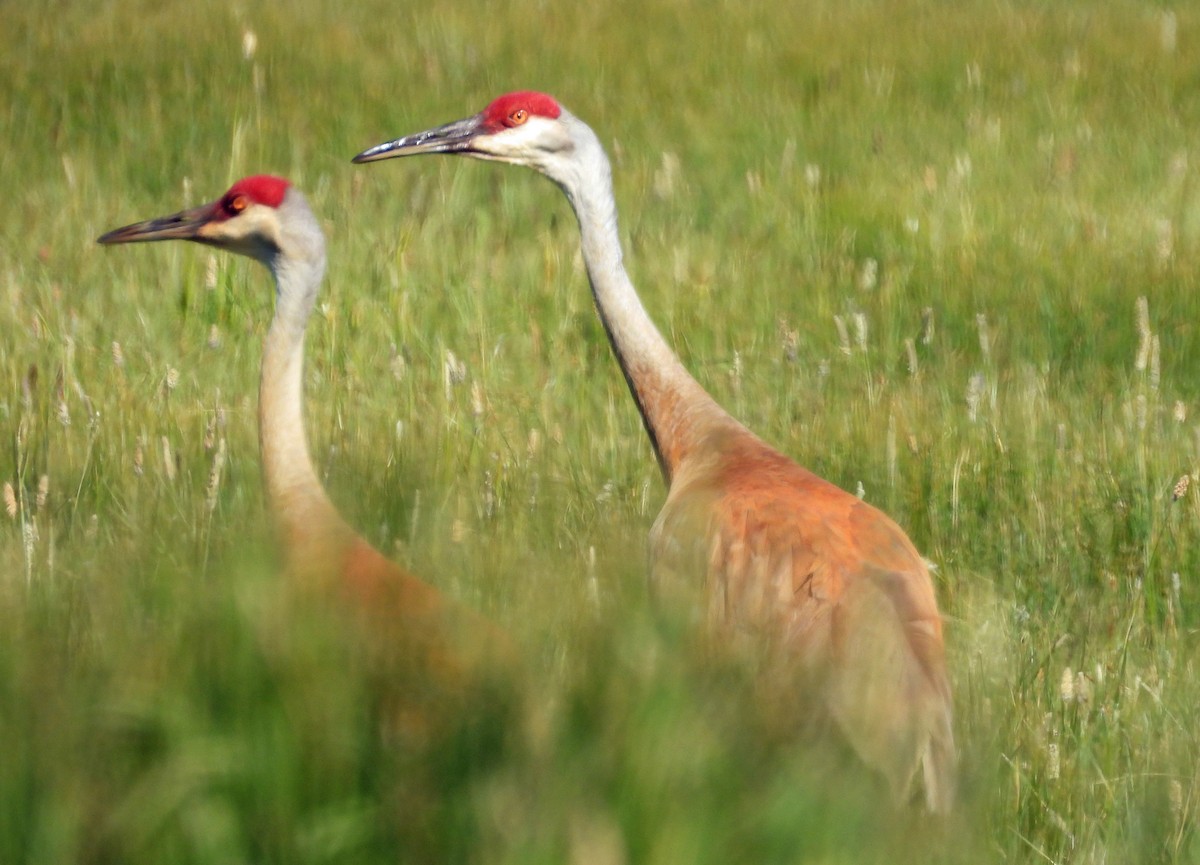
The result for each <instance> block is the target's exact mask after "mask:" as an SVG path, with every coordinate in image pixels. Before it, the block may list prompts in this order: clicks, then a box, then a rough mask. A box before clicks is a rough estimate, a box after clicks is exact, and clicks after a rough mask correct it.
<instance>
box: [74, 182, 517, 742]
mask: <svg viewBox="0 0 1200 865" xmlns="http://www.w3.org/2000/svg"><path fill="white" fill-rule="evenodd" d="M174 239H182V240H191V241H195V242H197V243H202V244H206V245H208V246H216V247H220V248H222V249H227V250H229V251H231V252H236V253H238V254H240V255H245V256H249V257H250V258H253V259H255V260H257V261H259V262H261V263H262V264H264V265H266V266H267V268H268V269H269V270H270V271H271V273H272V275H273V276H274V277H275V287H276V291H275V297H276V300H275V316H274V318H273V319H272V321H271V326H270V328H269V329H268V331H267V336H266V340H265V343H264V347H263V358H262V375H261V378H260V382H259V414H258V421H259V446H260V452H261V458H262V465H263V476H264V480H265V485H266V493H267V500H268V505H269V509H270V512H271V516H272V517H273V519H274V522H275V526H276V531H277V534H278V537H279V541H280V546H281V549H282V551H283V555H284V559H285V568H286V572H287V573H288V574H289V575H290V576H291V577H292V578H293V579H294V580H295V581H297V582H298V583H299V584H300V585H301V586H302V588H304V589H305V590H306V591H312V590H315V591H324V590H329V589H331V590H333V591H334V592H335V593H336V594H339V595H342V596H344V597H346V598H347V599H348V601H349V604H350V608H351V610H352V611H355V612H360V613H361V614H363V615H364V616H365V617H366V618H367V619H368V620H369V621H370V622H372V623H373V624H376V625H378V626H379V627H380V628H382V629H383V630H381V631H379V632H377V633H376V635H383V636H385V637H386V639H387V641H388V642H390V643H392V644H393V645H391V646H390V651H389V652H388V653H387V657H389V658H403V664H405V665H407V666H405V667H404V672H406V673H409V674H414V673H415V674H416V675H418V676H422V677H424V676H425V675H426V674H427V673H432V674H435V678H437V679H438V681H437V682H432V683H431V682H429V681H422V682H421V683H420V687H421V689H422V690H423V692H424V693H423V695H422V697H421V698H420V699H419V700H418V702H419V703H422V704H427V703H428V702H429V698H434V699H437V696H436V695H437V694H438V693H442V694H443V696H450V697H455V696H456V695H457V694H459V693H460V692H461V689H462V688H463V687H464V686H465V685H467V684H468V683H469V682H470V680H471V679H472V678H473V677H474V676H475V675H476V672H477V671H478V670H479V669H481V668H480V667H479V664H480V663H482V660H483V659H484V657H485V656H486V655H490V654H492V653H493V652H494V651H495V650H496V649H497V648H499V649H500V655H501V657H505V656H507V654H508V652H509V651H510V649H509V644H508V638H507V636H506V635H504V634H502V632H500V631H499V629H498V628H496V627H495V626H494V625H493V624H492V623H491V622H489V621H488V620H486V619H485V618H483V617H482V616H480V615H478V614H475V613H473V612H471V611H468V610H466V609H463V608H460V607H457V606H455V605H454V604H452V603H451V602H449V601H448V600H447V599H446V598H445V597H444V596H443V595H442V593H441V592H439V591H438V590H437V589H435V588H434V587H433V586H431V585H429V584H427V583H425V582H423V581H421V580H420V579H418V578H417V577H415V576H413V575H411V574H409V573H408V572H406V571H404V570H403V569H401V568H400V567H398V566H397V565H395V564H394V563H392V562H391V561H389V560H388V559H386V558H385V557H384V556H383V555H382V554H380V553H379V552H378V551H377V550H376V549H375V548H374V547H372V546H371V545H370V544H369V543H368V542H367V541H366V540H365V539H364V538H363V537H362V536H360V535H359V534H358V533H357V532H355V531H354V530H353V529H352V528H351V527H350V526H349V525H348V524H347V523H346V521H345V520H344V519H343V518H342V516H341V514H340V513H338V510H337V508H336V507H335V506H334V504H333V502H331V501H330V499H329V496H328V495H327V494H326V492H325V489H324V487H323V486H322V484H321V482H320V480H319V479H318V477H317V473H316V470H315V469H314V467H313V463H312V459H311V458H310V456H309V451H308V443H307V440H306V436H305V432H304V416H303V407H302V392H303V383H304V382H303V369H304V332H305V326H306V324H307V323H308V319H309V315H310V314H311V313H312V310H313V305H314V304H315V302H316V298H317V292H318V290H319V288H320V284H321V280H322V278H323V276H324V274H325V237H324V235H323V234H322V232H321V227H320V225H319V224H318V223H317V219H316V217H315V216H314V215H313V212H312V210H311V209H310V208H309V206H308V202H307V201H306V200H305V198H304V195H303V194H302V193H301V192H300V191H299V190H298V189H296V188H295V187H293V186H292V185H291V184H290V183H289V182H288V181H286V180H284V179H283V178H280V177H272V176H269V175H255V176H252V177H246V178H244V179H242V180H239V181H238V182H237V183H235V184H233V186H231V187H230V188H229V191H228V192H226V193H225V194H224V195H222V196H221V197H220V198H219V199H217V200H216V201H214V202H212V203H210V204H205V205H201V206H200V207H197V208H194V209H192V210H185V211H181V212H179V213H175V214H172V215H170V216H164V217H160V218H158V219H151V220H148V221H145V222H138V223H135V224H132V225H127V226H124V227H123V228H118V229H115V230H113V231H110V232H108V233H107V234H105V235H103V236H102V237H100V238H99V241H98V242H99V243H103V244H112V243H133V242H141V241H153V240H174ZM431 685H432V687H431ZM439 689H441V690H440V691H439ZM405 711H406V712H408V713H409V716H408V717H407V718H406V719H405V723H406V724H409V725H410V726H411V725H413V724H417V725H423V724H425V723H427V722H429V721H430V719H429V718H422V717H418V715H417V714H413V713H414V712H416V713H419V712H423V711H424V708H419V709H414V708H413V707H407V708H406V709H405ZM435 723H436V722H435Z"/></svg>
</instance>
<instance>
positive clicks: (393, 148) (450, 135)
mask: <svg viewBox="0 0 1200 865" xmlns="http://www.w3.org/2000/svg"><path fill="white" fill-rule="evenodd" d="M569 118H570V115H569V114H568V113H567V112H566V110H565V109H564V108H563V107H562V106H561V105H559V104H558V102H557V101H556V100H555V99H554V97H552V96H547V95H546V94H545V93H537V92H534V91H529V90H524V91H520V92H517V93H509V94H506V95H504V96H501V97H500V98H499V99H496V100H494V101H493V102H492V103H491V104H490V105H488V107H487V108H485V109H483V110H482V111H480V112H479V113H478V114H476V115H473V116H471V117H467V118H465V119H463V120H456V121H454V122H453V123H447V124H445V125H444V126H437V127H435V128H433V129H427V130H426V131H424V132H418V133H416V134H414V135H406V136H404V137H403V138H397V139H395V140H394V141H387V142H384V143H383V144H379V145H377V146H375V147H372V148H370V149H368V150H364V151H363V152H362V153H360V154H358V155H357V156H355V157H354V160H353V161H354V162H375V161H377V160H380V159H391V158H393V157H396V156H415V155H417V154H421V153H460V154H463V155H465V156H473V157H475V158H476V159H488V160H495V161H498V162H511V163H514V164H516V165H528V166H530V167H531V168H536V169H538V170H540V171H543V172H544V173H547V174H554V171H553V170H552V169H553V163H554V161H555V160H557V159H560V158H561V157H562V155H563V154H564V153H565V152H568V151H570V150H571V149H572V147H573V139H572V134H571V129H570V128H569V126H568V120H569Z"/></svg>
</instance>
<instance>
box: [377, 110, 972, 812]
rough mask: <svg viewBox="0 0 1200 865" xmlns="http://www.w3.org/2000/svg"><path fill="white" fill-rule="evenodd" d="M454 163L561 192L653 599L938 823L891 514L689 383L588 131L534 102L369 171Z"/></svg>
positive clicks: (930, 609)
mask: <svg viewBox="0 0 1200 865" xmlns="http://www.w3.org/2000/svg"><path fill="white" fill-rule="evenodd" d="M421 153H458V154H463V155H466V156H472V157H475V158H477V159H485V160H495V161H499V162H508V163H513V164H516V165H525V166H528V167H530V168H533V169H535V170H536V171H539V172H541V173H542V174H544V175H545V176H547V177H549V178H550V179H551V180H553V181H554V182H555V183H557V184H558V185H559V187H561V188H562V190H563V192H565V193H566V196H567V198H568V200H569V201H570V202H571V206H572V207H573V208H574V210H575V216H576V218H577V219H578V221H579V229H580V233H581V235H582V246H583V258H584V262H585V264H586V266H587V272H588V278H589V280H590V282H591V286H592V292H593V295H594V297H595V301H596V308H597V310H598V311H599V313H600V318H601V321H602V322H603V323H604V327H605V330H606V331H607V332H608V336H609V340H610V341H611V343H612V347H613V350H614V352H615V353H616V356H617V361H618V363H619V364H620V366H621V371H622V372H623V373H624V374H625V379H626V381H627V382H628V384H629V389H630V391H631V392H632V393H633V398H634V400H635V401H636V402H637V406H638V410H639V411H640V412H641V416H642V421H643V423H644V425H645V428H646V432H647V433H648V434H649V436H650V442H651V444H652V445H653V448H654V452H655V454H656V455H657V457H658V462H659V465H660V467H661V469H662V473H663V476H664V478H665V480H666V483H667V486H668V494H667V500H666V503H665V504H664V506H663V509H662V511H661V513H660V514H659V515H658V519H657V520H656V522H655V524H654V527H653V529H652V530H651V533H650V548H651V556H652V560H653V566H652V573H653V579H654V581H655V584H656V585H657V586H658V587H660V588H673V587H675V586H676V584H677V583H678V582H679V580H681V579H683V580H686V581H690V582H691V583H692V584H693V585H694V584H696V583H698V582H700V581H701V580H703V581H704V582H705V584H706V588H707V604H708V611H709V618H710V620H713V621H714V622H716V623H727V624H730V625H733V626H736V627H744V626H747V625H749V626H751V628H752V629H753V630H755V631H761V632H765V633H768V634H771V635H773V636H774V638H775V640H776V641H778V643H781V644H782V646H783V648H784V649H785V650H787V656H788V657H789V658H790V659H791V660H790V665H791V667H792V669H793V671H794V672H795V674H796V676H797V678H796V682H797V683H803V686H804V687H814V688H817V689H819V690H818V691H817V693H818V694H819V697H818V698H817V699H816V700H815V701H814V702H816V703H819V704H820V705H821V706H823V708H824V710H825V711H827V712H828V714H829V716H830V717H832V719H833V720H834V721H835V723H836V724H837V726H838V727H839V728H840V729H841V730H842V732H843V734H844V735H845V736H846V738H847V740H848V741H849V742H850V744H851V745H852V746H853V748H854V749H855V750H856V751H857V752H858V753H859V755H860V756H861V757H862V758H863V759H864V761H865V762H866V763H867V764H868V765H871V766H873V767H875V768H876V769H878V770H880V771H881V772H882V773H883V774H884V775H885V776H886V778H887V779H888V780H889V782H890V784H891V786H892V787H893V789H894V791H895V793H896V795H897V796H898V797H906V796H907V795H908V793H909V791H910V789H911V788H912V786H913V784H914V779H915V777H916V776H917V774H918V772H919V771H923V785H924V793H925V800H926V803H927V806H928V807H929V808H930V809H931V810H934V811H944V810H946V809H948V808H949V807H950V803H951V801H952V797H953V790H954V775H955V762H956V757H955V748H954V737H953V733H952V730H951V698H950V685H949V682H948V679H947V675H946V665H945V658H944V647H943V642H942V622H941V617H940V616H939V615H938V609H937V601H936V599H935V597H934V591H933V586H932V584H931V582H930V578H929V572H928V569H927V568H926V565H925V562H924V561H923V560H922V558H921V556H920V555H919V554H918V553H917V551H916V549H915V548H914V547H913V545H912V543H911V542H910V541H909V539H908V537H907V536H906V535H905V534H904V532H903V531H902V530H901V529H900V527H899V526H897V525H896V523H894V522H893V521H892V520H891V519H890V518H888V516H887V515H886V514H883V513H882V512H880V511H878V510H876V509H875V508H873V507H871V506H870V505H868V504H866V503H865V502H863V501H860V500H859V499H858V498H856V497H855V496H853V495H850V494H849V493H847V492H845V491H844V490H841V489H839V488H838V487H836V486H834V485H833V484H831V483H829V482H827V481H825V480H822V479H821V478H819V477H817V476H816V475H814V474H812V473H811V472H809V471H807V470H805V469H803V468H801V467H800V466H799V465H797V464H796V463H794V462H793V461H791V460H790V459H788V458H787V457H785V456H783V455H782V454H780V453H779V452H778V451H776V450H774V449H773V448H771V447H769V446H768V445H767V444H765V443H764V442H763V441H762V440H761V439H759V438H758V437H757V436H755V435H754V434H753V433H751V432H750V431H749V430H748V429H746V428H745V427H744V426H742V424H741V423H739V422H738V421H737V420H735V419H734V418H733V417H732V416H731V415H730V414H729V413H728V412H726V411H725V410H724V409H722V408H721V407H720V406H719V405H718V404H717V403H716V401H715V400H714V399H713V398H712V397H711V396H709V394H708V393H707V392H706V391H705V390H704V389H703V388H702V387H701V386H700V384H699V383H698V382H697V381H696V380H695V379H694V378H692V376H691V375H689V374H688V372H687V370H686V369H685V368H684V367H683V365H682V364H681V363H680V361H679V359H678V358H677V357H676V356H675V354H674V352H672V351H671V349H670V347H669V346H668V345H667V343H666V341H665V340H664V339H663V338H662V336H661V335H660V334H659V332H658V330H657V329H656V328H655V326H654V324H653V322H652V321H651V320H650V318H649V316H648V315H647V314H646V311H645V309H644V308H643V306H642V303H641V301H640V300H639V298H638V295H637V292H636V291H635V289H634V287H633V284H632V283H631V282H630V279H629V277H628V275H627V274H626V272H625V268H624V266H623V264H622V261H621V257H622V253H621V245H620V238H619V236H618V232H617V211H616V203H615V201H614V197H613V190H612V175H611V168H610V166H609V162H608V158H607V157H606V156H605V153H604V148H603V147H602V146H601V144H600V141H599V139H597V137H596V135H595V133H594V132H592V130H591V129H590V128H589V127H588V126H587V125H586V124H584V123H583V122H582V121H580V120H579V119H578V118H576V117H575V116H574V115H572V114H571V113H570V112H569V111H567V110H566V109H564V108H563V107H562V106H561V105H560V104H559V103H558V102H557V101H556V100H555V99H554V98H552V97H550V96H547V95H546V94H543V93H533V92H521V93H511V94H508V95H506V96H501V97H500V98H499V99H497V100H495V101H494V102H492V103H491V104H490V105H488V106H487V107H486V108H485V109H484V110H483V111H481V112H480V113H479V114H476V115H474V116H473V117H468V118H466V119H463V120H459V121H456V122H453V123H449V124H446V125H444V126H439V127H436V128H434V129H430V130H427V131H425V132H419V133H417V134H415V135H409V136H406V137H404V138H398V139H396V140H394V141H389V142H386V143H384V144H380V145H378V146H376V147H372V148H370V149H369V150H366V151H364V152H362V153H360V154H359V155H358V156H356V157H355V158H354V161H355V162H372V161H375V160H379V159H388V158H391V157H395V156H408V155H413V154H421Z"/></svg>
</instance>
